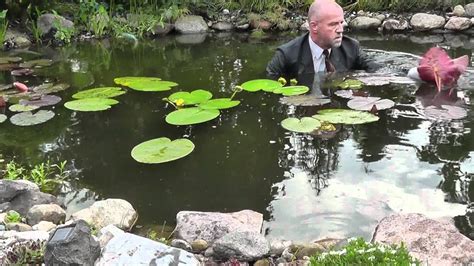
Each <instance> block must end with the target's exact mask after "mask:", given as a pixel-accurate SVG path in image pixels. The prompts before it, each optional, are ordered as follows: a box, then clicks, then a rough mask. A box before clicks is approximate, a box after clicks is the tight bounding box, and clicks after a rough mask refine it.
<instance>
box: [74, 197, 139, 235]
mask: <svg viewBox="0 0 474 266" xmlns="http://www.w3.org/2000/svg"><path fill="white" fill-rule="evenodd" d="M71 219H72V220H74V221H76V220H84V221H86V222H87V223H89V224H90V225H91V226H93V227H94V228H96V229H98V230H100V229H101V228H103V227H105V226H107V225H109V224H113V225H115V226H117V227H118V228H121V229H124V230H127V231H128V230H130V229H131V228H132V227H133V225H134V224H135V222H136V221H137V219H138V214H137V212H136V211H135V209H133V206H132V205H131V204H130V203H129V202H127V201H126V200H123V199H106V200H101V201H97V202H94V204H92V206H90V207H89V208H86V209H83V210H80V211H78V212H75V213H73V214H72V215H71Z"/></svg>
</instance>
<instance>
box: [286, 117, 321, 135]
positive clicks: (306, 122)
mask: <svg viewBox="0 0 474 266" xmlns="http://www.w3.org/2000/svg"><path fill="white" fill-rule="evenodd" d="M281 126H282V127H283V128H285V129H287V130H290V131H294V132H300V133H309V132H313V131H315V130H316V129H318V128H319V127H320V126H321V122H319V120H317V119H314V118H312V117H303V118H301V120H300V119H298V118H294V117H291V118H287V119H285V120H283V121H281Z"/></svg>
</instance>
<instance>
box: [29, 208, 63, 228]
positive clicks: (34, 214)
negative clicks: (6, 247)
mask: <svg viewBox="0 0 474 266" xmlns="http://www.w3.org/2000/svg"><path fill="white" fill-rule="evenodd" d="M26 219H27V221H28V224H30V225H35V224H37V223H39V222H41V221H48V222H52V223H54V224H60V223H63V222H64V220H65V219H66V211H65V210H63V208H61V207H60V206H59V205H57V204H38V205H35V206H33V207H31V209H30V210H29V211H28V214H27V215H26Z"/></svg>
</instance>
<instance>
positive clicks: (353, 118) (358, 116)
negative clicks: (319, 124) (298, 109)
mask: <svg viewBox="0 0 474 266" xmlns="http://www.w3.org/2000/svg"><path fill="white" fill-rule="evenodd" d="M312 117H313V118H316V119H318V120H320V121H326V122H329V123H332V124H349V125H355V124H365V123H371V122H375V121H378V120H379V117H378V116H376V115H373V114H371V113H368V112H363V111H354V110H345V109H324V110H320V111H319V112H318V113H317V114H315V115H313V116H312Z"/></svg>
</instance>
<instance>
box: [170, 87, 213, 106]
mask: <svg viewBox="0 0 474 266" xmlns="http://www.w3.org/2000/svg"><path fill="white" fill-rule="evenodd" d="M211 98H212V93H211V92H209V91H206V90H194V91H192V92H187V91H179V92H175V93H173V94H171V95H170V96H169V97H168V100H170V101H172V102H176V101H177V100H179V99H182V100H183V101H184V103H183V104H184V105H193V104H199V103H203V102H206V101H207V100H209V99H211Z"/></svg>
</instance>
